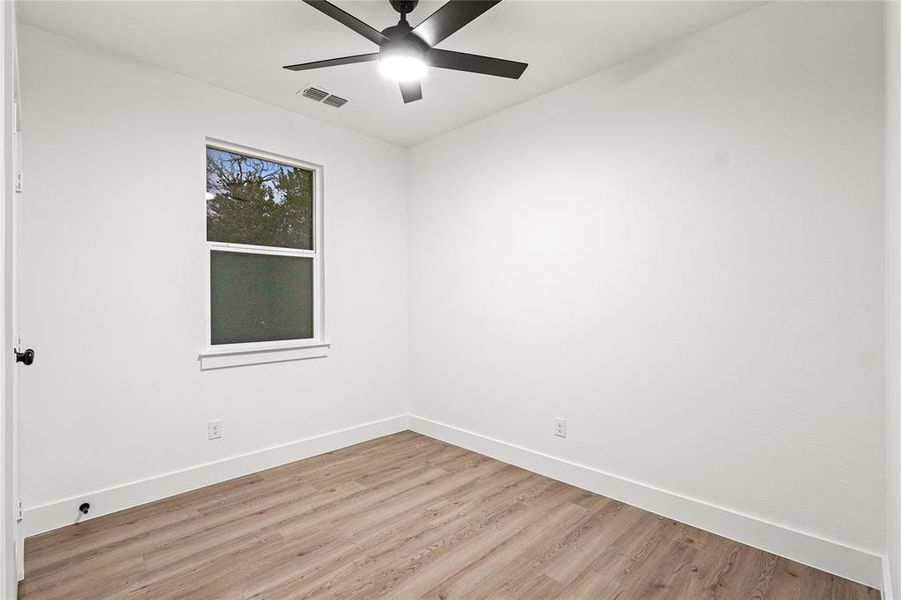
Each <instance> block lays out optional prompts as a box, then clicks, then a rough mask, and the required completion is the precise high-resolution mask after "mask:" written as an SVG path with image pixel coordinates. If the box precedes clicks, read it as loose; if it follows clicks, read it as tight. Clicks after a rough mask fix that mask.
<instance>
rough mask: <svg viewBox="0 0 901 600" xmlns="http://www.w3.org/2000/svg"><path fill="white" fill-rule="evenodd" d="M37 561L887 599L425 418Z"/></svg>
mask: <svg viewBox="0 0 901 600" xmlns="http://www.w3.org/2000/svg"><path fill="white" fill-rule="evenodd" d="M25 564H26V569H27V577H26V579H25V580H24V581H23V582H22V584H21V585H20V588H19V590H20V598H22V599H23V600H38V599H46V598H60V599H66V600H78V599H89V600H101V599H107V598H109V599H113V598H116V599H118V598H128V599H146V600H150V599H153V600H158V599H165V598H191V599H214V600H232V599H235V600H237V599H241V600H244V599H248V598H254V599H263V598H266V599H281V598H285V599H291V600H295V599H300V598H314V597H315V598H379V597H384V598H401V599H404V598H436V599H437V598H516V599H523V598H541V599H544V598H598V599H619V600H626V599H633V598H635V599H639V598H640V599H663V598H669V599H675V598H679V599H685V600H705V599H713V598H716V599H731V598H735V599H755V600H789V599H791V600H820V599H822V600H845V599H860V600H863V599H868V600H875V599H877V598H879V593H878V592H876V591H874V590H872V589H869V588H866V587H864V586H861V585H858V584H855V583H851V582H849V581H847V580H845V579H841V578H839V577H835V576H833V575H829V574H828V573H824V572H822V571H818V570H816V569H812V568H810V567H806V566H804V565H801V564H798V563H796V562H792V561H790V560H786V559H784V558H778V557H776V556H773V555H772V554H767V553H766V552H762V551H760V550H755V549H754V548H750V547H748V546H745V545H742V544H739V543H737V542H733V541H730V540H727V539H725V538H722V537H719V536H716V535H713V534H710V533H706V532H704V531H701V530H698V529H695V528H693V527H689V526H687V525H683V524H681V523H678V522H676V521H673V520H671V519H667V518H664V517H661V516H658V515H654V514H651V513H649V512H646V511H643V510H640V509H637V508H634V507H631V506H628V505H626V504H622V503H620V502H617V501H615V500H611V499H609V498H605V497H603V496H598V495H596V494H592V493H589V492H586V491H584V490H580V489H578V488H574V487H572V486H569V485H565V484H563V483H559V482H557V481H553V480H551V479H548V478H546V477H542V476H540V475H536V474H534V473H530V472H528V471H525V470H523V469H519V468H516V467H513V466H510V465H507V464H504V463H502V462H498V461H496V460H493V459H490V458H487V457H485V456H481V455H479V454H475V453H473V452H469V451H467V450H463V449H461V448H457V447H455V446H451V445H448V444H445V443H442V442H438V441H436V440H433V439H431V438H428V437H424V436H422V435H418V434H415V433H412V432H403V433H398V434H395V435H391V436H387V437H383V438H380V439H377V440H373V441H370V442H366V443H363V444H358V445H356V446H352V447H350V448H345V449H342V450H338V451H335V452H330V453H328V454H324V455H321V456H316V457H313V458H310V459H307V460H302V461H298V462H295V463H291V464H288V465H284V466H281V467H277V468H275V469H270V470H268V471H263V472H261V473H256V474H253V475H248V476H246V477H241V478H239V479H234V480H232V481H228V482H225V483H221V484H217V485H214V486H210V487H206V488H203V489H200V490H196V491H193V492H189V493H186V494H182V495H180V496H175V497H172V498H168V499H165V500H161V501H159V502H154V503H151V504H147V505H144V506H140V507H137V508H134V509H130V510H127V511H123V512H120V513H116V514H112V515H107V516H104V517H99V518H96V519H92V520H89V521H85V522H83V523H80V524H78V525H72V526H69V527H65V528H63V529H58V530H56V531H52V532H49V533H46V534H43V535H40V536H36V537H33V538H29V539H28V540H27V541H26V549H25Z"/></svg>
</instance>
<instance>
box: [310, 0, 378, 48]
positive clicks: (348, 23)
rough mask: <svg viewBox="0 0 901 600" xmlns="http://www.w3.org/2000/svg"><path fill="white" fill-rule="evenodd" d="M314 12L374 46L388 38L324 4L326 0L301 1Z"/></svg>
mask: <svg viewBox="0 0 901 600" xmlns="http://www.w3.org/2000/svg"><path fill="white" fill-rule="evenodd" d="M303 1H304V2H306V3H307V4H309V5H310V6H312V7H313V8H315V9H316V10H318V11H320V12H322V13H325V14H327V15H328V16H330V17H331V18H333V19H334V20H336V21H338V22H339V23H341V24H342V25H344V26H345V27H349V28H351V29H353V30H354V31H356V32H357V33H359V34H360V35H362V36H363V37H364V38H366V39H367V40H369V41H370V42H372V43H374V44H378V45H381V44H382V43H384V42H386V41H387V40H388V38H387V37H386V36H385V35H383V34H382V32H381V31H379V30H378V29H375V28H374V27H370V26H369V25H367V24H366V23H364V22H363V21H361V20H360V19H358V18H356V17H355V16H353V15H352V14H350V13H347V12H344V11H343V10H341V9H340V8H338V7H337V6H335V5H334V4H332V3H331V2H326V0H303Z"/></svg>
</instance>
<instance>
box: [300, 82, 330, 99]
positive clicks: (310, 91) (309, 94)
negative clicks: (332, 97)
mask: <svg viewBox="0 0 901 600" xmlns="http://www.w3.org/2000/svg"><path fill="white" fill-rule="evenodd" d="M300 94H301V96H303V97H304V98H310V99H311V100H315V101H316V102H322V100H323V99H324V98H326V97H327V96H328V95H329V93H328V92H326V91H323V90H320V89H319V88H314V87H313V86H310V87H307V88H304V90H303V91H302V92H301V93H300Z"/></svg>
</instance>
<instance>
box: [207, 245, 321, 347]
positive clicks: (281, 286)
mask: <svg viewBox="0 0 901 600" xmlns="http://www.w3.org/2000/svg"><path fill="white" fill-rule="evenodd" d="M210 274H211V277H210V315H211V319H210V331H211V342H212V343H213V344H239V343H243V342H271V341H277V340H297V339H309V338H312V337H313V259H312V258H306V257H298V256H278V255H272V254H246V253H238V252H219V251H212V252H211V253H210Z"/></svg>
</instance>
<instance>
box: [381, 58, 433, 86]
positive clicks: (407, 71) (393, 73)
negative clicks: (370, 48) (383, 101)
mask: <svg viewBox="0 0 901 600" xmlns="http://www.w3.org/2000/svg"><path fill="white" fill-rule="evenodd" d="M379 72H380V73H381V74H382V75H384V76H385V77H387V78H388V79H393V80H394V81H419V80H420V79H422V78H423V77H425V73H426V64H425V61H424V60H423V59H422V58H420V57H418V56H415V55H411V54H390V55H388V56H382V57H381V58H380V59H379Z"/></svg>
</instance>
